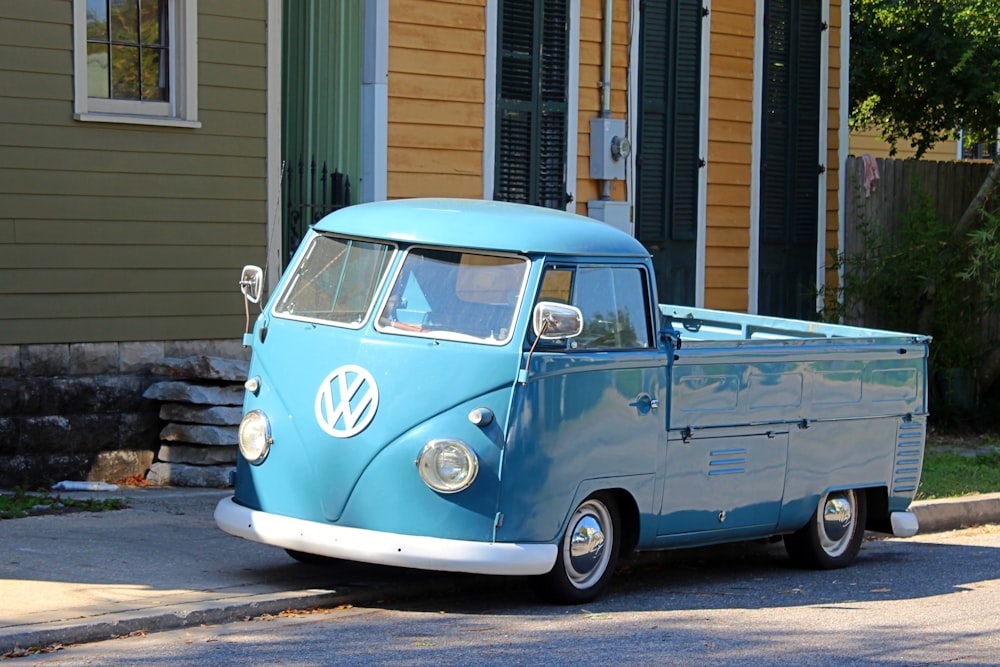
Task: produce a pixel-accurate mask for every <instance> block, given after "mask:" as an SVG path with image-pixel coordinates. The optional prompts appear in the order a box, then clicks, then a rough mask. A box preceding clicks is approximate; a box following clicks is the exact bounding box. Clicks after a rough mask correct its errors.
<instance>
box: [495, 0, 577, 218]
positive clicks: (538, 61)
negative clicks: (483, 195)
mask: <svg viewBox="0 0 1000 667" xmlns="http://www.w3.org/2000/svg"><path fill="white" fill-rule="evenodd" d="M499 16H500V25H499V31H500V38H499V40H498V41H499V44H500V57H499V68H498V70H499V71H498V79H499V80H498V82H497V92H498V95H497V141H496V181H495V184H494V192H493V198H494V199H497V200H501V201H514V202H520V203H527V204H537V205H540V206H548V207H551V208H565V207H566V203H567V201H566V141H567V138H566V129H567V122H566V115H567V109H568V105H567V90H566V85H567V81H568V76H567V68H568V62H569V37H568V20H569V3H568V0H544V1H543V2H537V3H536V2H534V0H502V1H501V3H500V12H499Z"/></svg>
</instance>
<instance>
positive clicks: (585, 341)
mask: <svg viewBox="0 0 1000 667" xmlns="http://www.w3.org/2000/svg"><path fill="white" fill-rule="evenodd" d="M575 292H576V299H575V305H576V306H577V307H578V308H580V310H581V311H582V312H583V333H581V334H580V336H579V337H578V338H576V339H575V342H576V343H577V346H578V347H579V348H584V349H616V348H617V349H635V348H640V347H649V342H650V336H649V326H648V323H647V313H646V305H645V304H646V300H645V285H644V283H643V280H642V274H641V273H640V271H639V270H638V269H612V268H605V267H602V268H581V269H580V270H579V271H578V272H577V277H576V285H575Z"/></svg>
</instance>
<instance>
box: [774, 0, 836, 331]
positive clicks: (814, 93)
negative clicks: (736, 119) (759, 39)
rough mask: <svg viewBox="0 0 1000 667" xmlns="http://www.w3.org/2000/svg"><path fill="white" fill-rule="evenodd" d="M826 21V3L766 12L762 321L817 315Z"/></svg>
mask: <svg viewBox="0 0 1000 667" xmlns="http://www.w3.org/2000/svg"><path fill="white" fill-rule="evenodd" d="M821 16H822V15H821V8H820V2H819V0H767V2H766V5H765V10H764V24H765V37H764V39H765V46H764V58H765V62H764V97H763V99H764V105H765V108H764V122H763V125H762V129H761V131H762V136H761V146H762V155H761V202H760V206H761V208H760V257H759V260H760V276H759V278H760V280H759V286H760V290H759V301H758V311H759V312H761V313H762V314H768V315H778V316H785V317H801V318H811V317H814V316H815V310H816V309H815V294H814V292H815V284H816V277H815V276H816V243H817V224H818V220H817V216H818V206H819V179H818V174H819V165H820V155H819V128H820V112H821V110H820V108H819V102H820V89H819V82H820V64H821V62H820V56H821V53H820V46H821V41H820V37H821V35H822V30H823V25H822V23H821Z"/></svg>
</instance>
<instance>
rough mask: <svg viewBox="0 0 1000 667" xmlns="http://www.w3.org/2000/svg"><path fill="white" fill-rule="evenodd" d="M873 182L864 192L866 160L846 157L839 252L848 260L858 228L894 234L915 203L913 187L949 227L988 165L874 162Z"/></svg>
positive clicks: (855, 245)
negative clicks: (842, 242) (882, 230)
mask: <svg viewBox="0 0 1000 667" xmlns="http://www.w3.org/2000/svg"><path fill="white" fill-rule="evenodd" d="M874 162H875V167H876V169H877V172H874V173H877V174H878V178H877V179H875V180H871V179H869V183H870V186H871V187H870V188H869V189H866V188H865V181H866V172H867V171H868V169H867V168H866V164H865V160H863V159H862V158H860V157H853V156H852V157H849V158H847V167H846V169H845V175H846V179H847V180H846V184H847V189H846V192H847V201H846V209H847V210H846V214H845V225H844V231H845V239H844V241H845V243H844V246H845V247H844V251H845V252H846V253H847V255H848V256H850V255H853V254H856V253H857V252H858V251H859V250H861V249H862V248H861V243H862V235H861V233H860V229H861V226H862V224H868V225H870V226H872V227H874V228H882V229H884V230H885V231H887V232H890V233H891V232H894V231H896V230H897V229H898V228H899V220H900V216H901V215H902V214H904V213H905V212H906V211H907V210H908V209H909V208H910V206H911V205H912V204H913V201H914V187H916V188H918V189H919V191H921V192H924V193H926V194H928V195H930V196H931V198H932V201H933V202H934V204H935V206H936V207H937V213H938V217H939V219H940V220H941V222H943V223H945V224H950V225H954V224H955V223H957V222H958V219H959V218H960V217H961V216H962V213H964V212H965V209H966V208H967V207H968V205H969V202H971V201H972V199H973V197H975V196H976V193H977V192H979V186H981V185H982V184H983V180H984V179H985V178H986V174H987V172H989V170H990V166H991V163H989V162H958V161H955V162H925V161H922V160H891V159H883V158H875V159H874Z"/></svg>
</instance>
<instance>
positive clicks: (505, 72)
mask: <svg viewBox="0 0 1000 667" xmlns="http://www.w3.org/2000/svg"><path fill="white" fill-rule="evenodd" d="M272 11H274V10H272ZM282 11H283V15H282V17H281V18H282V25H283V30H282V32H283V34H282V37H283V46H282V52H283V54H284V55H283V56H282V57H283V63H284V66H283V70H282V71H283V76H284V83H283V86H282V98H283V100H284V107H283V108H284V116H283V118H284V119H283V121H282V139H281V140H275V141H279V142H280V144H281V153H282V158H281V160H280V161H279V160H272V174H271V178H272V180H273V181H277V180H281V179H282V178H283V176H287V169H288V168H289V166H291V167H293V168H294V166H295V165H296V164H300V163H303V159H302V157H301V156H302V155H307V156H310V157H307V158H306V159H305V162H304V164H308V163H309V161H310V160H313V159H318V163H320V164H322V163H326V164H328V165H329V169H330V170H331V171H332V170H334V169H336V170H337V172H338V173H343V174H345V175H347V176H348V177H349V180H350V185H351V190H350V193H349V199H350V201H351V202H358V201H370V200H378V199H383V198H400V197H423V196H455V197H473V198H484V199H498V200H499V199H502V200H512V201H523V202H526V203H530V204H537V205H542V206H551V207H557V208H566V209H567V210H570V211H576V212H578V213H580V214H583V215H590V216H592V217H597V218H600V219H604V220H605V221H607V222H609V223H610V224H614V225H617V226H619V227H621V228H623V229H625V230H627V231H628V232H629V233H630V234H634V235H635V236H636V237H637V238H639V239H640V240H641V241H642V242H643V243H644V244H645V245H646V247H648V248H649V249H650V251H651V253H652V254H653V257H654V260H655V262H656V264H657V268H658V273H659V280H660V284H659V288H660V293H661V300H664V301H671V302H674V303H682V304H690V305H697V306H706V307H713V308H723V309H734V310H740V311H750V312H759V313H762V314H774V315H785V316H798V317H812V316H813V315H814V313H815V306H816V294H817V293H818V292H819V289H820V287H821V286H822V284H823V283H824V282H825V281H826V280H827V279H828V276H827V272H826V268H825V263H826V260H825V258H826V257H829V256H830V254H829V253H830V251H831V250H836V249H837V248H839V247H841V245H842V242H841V231H840V230H841V228H842V213H841V211H842V210H843V201H842V199H843V195H842V192H841V165H842V164H843V163H844V160H845V159H846V155H847V123H846V115H845V114H846V99H845V90H846V78H847V66H846V64H847V53H846V49H842V48H841V46H842V44H846V38H845V36H844V35H843V34H842V31H841V26H843V25H846V24H847V16H848V3H847V0H343V1H338V2H333V3H331V2H327V1H314V2H309V1H304V0H302V1H299V2H291V1H286V2H285V3H283V10H282ZM359 36H360V38H359ZM358 71H360V72H361V75H360V80H358V78H357V77H355V76H354V75H353V74H352V73H353V72H358ZM352 77H354V78H353V79H352ZM352 86H354V88H353V90H356V91H360V92H359V93H358V94H354V93H353V92H352V88H351V87H352ZM338 91H339V93H340V94H338ZM334 135H336V136H334ZM338 137H339V138H338ZM272 138H273V137H272ZM310 142H312V143H310ZM317 154H319V158H316V155H317ZM280 165H284V169H285V172H281V173H279V169H281V168H282V167H280ZM284 180H285V181H287V180H288V179H287V178H285V179H284ZM317 187H318V186H317ZM274 191H275V192H277V191H278V186H275V188H274ZM286 199H288V197H286ZM286 203H287V202H286ZM271 224H272V225H277V224H282V223H281V222H280V221H278V220H272V221H271ZM286 224H287V220H286ZM297 236H298V235H297V234H296V233H293V234H291V235H288V234H287V233H286V234H285V235H284V236H282V234H278V233H276V232H274V231H272V233H269V234H268V237H269V238H271V239H278V238H284V239H285V241H284V243H285V245H286V246H290V245H294V242H295V240H296V238H297ZM276 245H277V243H276V242H272V243H271V247H270V248H269V252H270V253H272V256H273V257H274V258H275V259H277V258H278V256H279V252H282V251H284V252H286V253H287V251H288V250H289V248H288V247H285V248H281V249H279V248H277V247H275V246H276ZM277 264H279V262H277V261H275V262H272V265H277ZM829 278H830V279H835V277H834V276H829Z"/></svg>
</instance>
